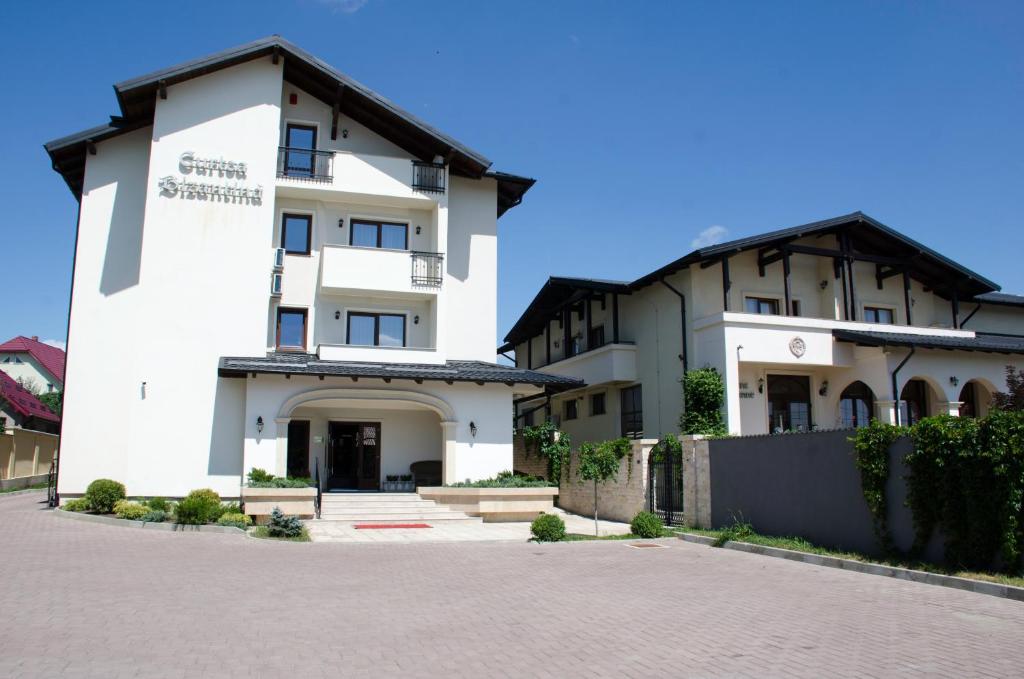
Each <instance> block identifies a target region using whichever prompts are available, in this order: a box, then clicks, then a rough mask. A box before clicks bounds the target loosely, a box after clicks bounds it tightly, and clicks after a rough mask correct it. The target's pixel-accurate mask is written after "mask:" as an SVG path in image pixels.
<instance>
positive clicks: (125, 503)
mask: <svg viewBox="0 0 1024 679" xmlns="http://www.w3.org/2000/svg"><path fill="white" fill-rule="evenodd" d="M149 512H150V509H149V507H147V506H146V505H142V504H139V503H138V502H132V501H131V500H118V501H117V504H115V505H114V514H116V515H117V518H119V519H128V520H129V521H138V520H139V519H141V518H142V517H144V516H145V515H146V514H149Z"/></svg>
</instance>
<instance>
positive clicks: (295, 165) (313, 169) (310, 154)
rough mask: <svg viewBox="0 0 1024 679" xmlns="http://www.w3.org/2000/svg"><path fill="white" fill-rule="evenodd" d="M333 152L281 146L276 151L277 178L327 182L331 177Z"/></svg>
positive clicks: (332, 177) (332, 176)
mask: <svg viewBox="0 0 1024 679" xmlns="http://www.w3.org/2000/svg"><path fill="white" fill-rule="evenodd" d="M333 161H334V151H315V150H311V149H298V148H291V147H288V146H281V147H278V149H277V176H278V177H288V178H289V179H304V180H306V181H311V182H329V181H332V180H333V179H334V175H333V170H334V168H333Z"/></svg>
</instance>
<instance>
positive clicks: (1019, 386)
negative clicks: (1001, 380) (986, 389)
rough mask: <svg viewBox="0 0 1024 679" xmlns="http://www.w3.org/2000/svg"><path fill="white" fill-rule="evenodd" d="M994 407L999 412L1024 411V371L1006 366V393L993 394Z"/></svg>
mask: <svg viewBox="0 0 1024 679" xmlns="http://www.w3.org/2000/svg"><path fill="white" fill-rule="evenodd" d="M992 405H994V406H995V407H996V408H998V409H999V410H1024V370H1017V368H1015V367H1014V366H1012V365H1008V366H1006V391H997V392H996V393H995V394H993V395H992Z"/></svg>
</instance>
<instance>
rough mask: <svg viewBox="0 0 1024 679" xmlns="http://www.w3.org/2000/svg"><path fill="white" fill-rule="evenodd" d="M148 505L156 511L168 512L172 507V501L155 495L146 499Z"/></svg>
mask: <svg viewBox="0 0 1024 679" xmlns="http://www.w3.org/2000/svg"><path fill="white" fill-rule="evenodd" d="M146 506H147V507H149V508H150V509H152V510H153V511H154V512H166V511H167V510H169V509H170V508H171V505H170V503H169V502H168V501H167V500H165V499H163V498H162V497H153V498H150V499H149V500H147V501H146Z"/></svg>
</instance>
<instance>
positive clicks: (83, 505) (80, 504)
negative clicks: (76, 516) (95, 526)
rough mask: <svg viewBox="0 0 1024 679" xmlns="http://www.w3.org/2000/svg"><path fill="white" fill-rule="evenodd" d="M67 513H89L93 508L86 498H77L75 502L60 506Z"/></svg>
mask: <svg viewBox="0 0 1024 679" xmlns="http://www.w3.org/2000/svg"><path fill="white" fill-rule="evenodd" d="M60 508H61V509H63V510H64V511H66V512H87V511H89V510H90V509H92V507H91V506H90V505H89V501H88V500H87V499H85V498H84V497H79V498H75V499H74V500H68V501H67V502H65V503H64V504H62V505H61V506H60Z"/></svg>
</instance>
